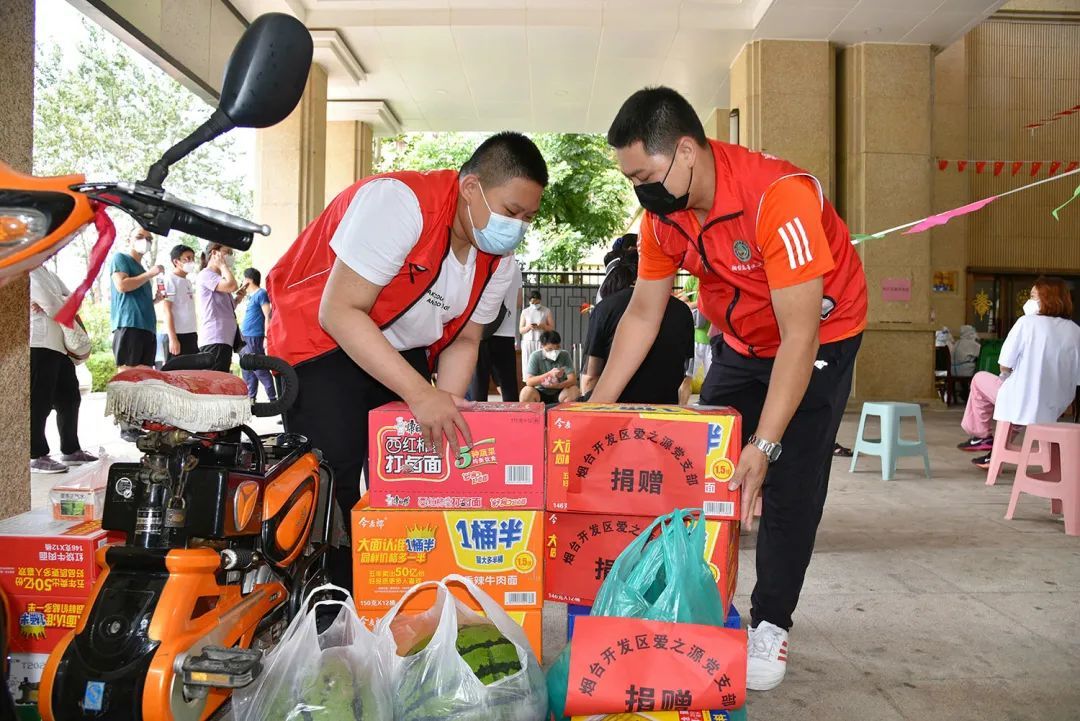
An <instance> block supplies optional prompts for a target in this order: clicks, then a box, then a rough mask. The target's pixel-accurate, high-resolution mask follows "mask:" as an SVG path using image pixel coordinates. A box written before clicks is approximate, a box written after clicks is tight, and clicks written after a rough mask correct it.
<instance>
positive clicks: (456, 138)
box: [377, 133, 634, 269]
mask: <svg viewBox="0 0 1080 721" xmlns="http://www.w3.org/2000/svg"><path fill="white" fill-rule="evenodd" d="M485 137H486V135H485V134H482V133H406V134H403V135H398V136H395V137H392V138H387V139H385V140H384V141H383V144H382V147H381V148H380V161H379V165H378V166H377V169H378V170H379V172H387V171H391V170H434V169H437V168H459V167H461V165H462V164H464V162H465V161H466V160H468V158H469V156H470V155H472V152H473V150H474V149H475V148H476V146H477V145H479V144H480V143H481V142H482V141H483V139H484V138H485ZM533 140H534V141H535V142H536V144H537V146H538V147H539V148H540V151H541V152H542V153H543V154H544V158H545V159H546V160H547V163H548V175H549V183H548V187H547V190H546V191H545V192H544V200H543V202H542V203H541V205H540V212H539V213H538V214H537V216H536V219H535V220H534V221H533V225H532V228H531V230H530V232H529V236H528V238H527V243H528V245H529V250H534V252H526V253H524V254H523V255H526V256H531V257H533V258H534V260H533V262H532V265H533V266H535V267H540V268H551V269H555V268H573V267H575V266H576V265H577V264H578V263H580V262H581V258H582V257H584V256H585V255H586V254H587V253H588V252H589V250H590V249H591V248H594V247H596V246H598V245H604V244H607V243H608V242H609V241H610V240H611V239H612V238H614V237H615V236H617V235H620V234H621V233H623V232H624V231H625V229H626V227H627V226H628V225H629V223H630V220H631V213H632V210H633V207H634V203H633V192H632V191H631V189H630V184H629V183H627V182H626V179H625V178H623V177H622V175H621V174H620V173H619V171H618V168H617V167H616V165H615V162H614V159H613V157H612V154H611V151H610V149H609V148H608V146H607V143H606V142H605V140H604V137H603V136H601V135H589V134H574V133H540V134H537V135H535V136H533Z"/></svg>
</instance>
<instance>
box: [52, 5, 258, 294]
mask: <svg viewBox="0 0 1080 721" xmlns="http://www.w3.org/2000/svg"><path fill="white" fill-rule="evenodd" d="M82 24H83V27H84V29H85V35H84V36H83V37H82V39H80V40H79V41H78V43H77V45H76V50H75V52H74V53H70V52H69V53H68V54H65V52H64V51H63V49H62V48H61V47H60V46H59V45H58V44H56V43H54V42H51V41H49V40H48V39H45V40H43V41H42V42H40V43H39V45H38V47H37V59H36V60H37V62H36V68H35V85H36V87H35V109H34V172H35V174H38V175H63V174H69V173H80V174H83V175H85V176H86V178H87V179H88V180H141V179H142V178H144V177H145V175H146V171H147V169H148V168H149V167H150V165H151V164H152V163H153V162H154V161H155V160H157V159H158V158H159V157H160V156H161V154H162V153H163V152H164V151H165V150H166V149H167V148H168V147H169V146H171V145H172V144H173V143H175V142H176V141H178V140H180V139H181V138H183V137H184V136H186V135H187V134H188V133H189V132H191V131H192V130H193V129H194V128H195V127H196V126H197V125H199V124H200V123H202V122H203V121H204V120H205V119H206V118H207V117H209V115H210V112H211V110H212V108H210V106H208V105H207V104H206V103H204V102H203V101H202V100H201V99H199V98H198V97H197V96H195V95H194V94H193V93H191V92H190V91H189V90H187V89H186V88H184V87H183V86H181V85H180V84H179V83H177V82H176V81H175V80H173V79H172V78H170V77H168V76H167V75H165V74H164V73H163V72H161V71H160V70H158V69H157V68H154V67H153V66H152V65H150V64H149V63H148V62H146V61H144V60H143V59H142V58H140V57H138V55H137V54H136V53H135V52H134V51H132V50H131V49H130V48H128V47H126V46H125V45H123V44H122V43H121V42H120V41H119V40H118V39H116V38H115V37H113V36H112V35H110V34H108V33H106V32H104V31H103V30H101V29H100V28H98V27H96V26H95V25H93V24H92V23H90V22H89V21H88V20H86V19H83V20H82ZM165 187H166V188H167V189H168V190H169V191H170V192H172V193H173V194H175V195H178V196H180V197H182V198H186V199H189V200H192V201H194V202H197V203H201V204H204V205H209V206H211V207H217V208H221V209H222V210H227V211H229V212H233V213H237V214H239V215H243V216H245V217H247V216H248V215H250V212H251V206H252V192H251V189H250V181H249V179H248V177H247V174H246V173H245V172H244V170H243V165H242V163H241V161H240V156H239V153H238V150H237V148H236V144H235V140H234V138H232V137H229V136H228V135H226V136H223V137H221V138H218V139H217V140H215V141H214V142H212V143H209V144H207V145H205V146H203V147H202V148H200V149H199V150H197V151H195V152H194V153H192V154H191V155H189V156H188V157H187V158H185V159H184V160H182V161H181V162H180V163H178V164H177V165H175V166H173V167H172V170H171V172H170V173H169V177H168V179H167V180H166V183H165ZM111 215H112V216H113V218H114V220H115V221H116V224H117V233H118V237H119V238H123V237H125V236H126V235H127V233H128V232H130V230H131V229H132V228H133V227H134V222H133V221H131V220H130V219H129V218H128V217H127V216H126V215H123V214H122V213H119V212H114V213H111ZM96 240H97V234H96V233H95V232H94V230H93V229H92V228H91V229H88V230H87V231H85V232H83V233H82V234H81V236H80V237H78V238H76V239H74V240H73V241H72V243H71V245H72V246H73V250H72V251H69V252H73V253H75V254H76V255H77V256H78V257H79V258H80V260H81V261H83V262H85V261H86V260H87V258H88V257H89V252H90V248H91V247H92V246H93V244H94V242H95V241H96ZM159 242H160V243H161V244H162V245H163V246H164V247H163V249H164V248H168V247H171V246H172V245H174V244H176V243H181V242H183V243H186V244H188V245H191V246H193V247H199V241H197V240H196V239H194V238H192V237H190V236H187V235H183V234H179V233H173V234H171V235H170V236H169V237H168V239H160V241H159ZM157 250H158V249H157V247H155V248H154V253H155V257H156V252H157ZM107 276H108V274H107V273H102V274H101V277H99V279H98V285H97V286H96V287H95V289H94V297H95V298H96V299H98V300H100V299H101V298H102V284H103V283H104V282H105V279H106V278H107Z"/></svg>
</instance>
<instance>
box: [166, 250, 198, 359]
mask: <svg viewBox="0 0 1080 721" xmlns="http://www.w3.org/2000/svg"><path fill="white" fill-rule="evenodd" d="M169 259H170V260H171V261H172V270H171V271H170V272H169V273H166V274H165V297H164V298H163V299H162V301H161V314H162V316H163V317H164V319H165V336H166V346H165V361H166V362H168V361H170V360H172V359H173V358H176V357H177V356H181V355H191V354H192V353H198V352H199V324H198V321H197V320H196V318H195V289H194V288H193V287H192V285H191V279H192V278H194V277H195V272H196V270H197V267H196V265H195V250H194V249H192V248H190V247H188V246H186V245H177V246H174V247H173V249H172V250H171V251H169Z"/></svg>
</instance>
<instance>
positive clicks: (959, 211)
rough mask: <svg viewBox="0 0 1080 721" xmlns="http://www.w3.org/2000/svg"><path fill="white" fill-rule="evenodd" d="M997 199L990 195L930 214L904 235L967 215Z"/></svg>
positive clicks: (919, 231)
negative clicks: (942, 211)
mask: <svg viewBox="0 0 1080 721" xmlns="http://www.w3.org/2000/svg"><path fill="white" fill-rule="evenodd" d="M997 199H998V196H996V195H991V196H990V197H989V198H983V199H982V200H976V201H975V202H974V203H968V204H967V205H961V206H960V207H959V208H953V209H952V210H946V211H945V212H944V213H938V214H937V215H931V216H930V217H929V218H926V219H924V220H921V221H919V222H918V223H917V224H915V225H913V226H912V227H910V228H908V229H907V230H905V231H904V235H912V234H914V233H921V232H923V231H924V230H929V229H930V228H935V227H937V226H939V225H945V224H946V223H948V222H949V221H950V220H952V219H953V218H958V217H960V216H961V215H967V214H968V213H974V212H975V211H976V210H981V209H982V208H985V207H986V206H987V205H989V204H990V203H992V202H994V201H995V200H997Z"/></svg>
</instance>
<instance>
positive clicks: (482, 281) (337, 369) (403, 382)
mask: <svg viewBox="0 0 1080 721" xmlns="http://www.w3.org/2000/svg"><path fill="white" fill-rule="evenodd" d="M547 182H548V175H547V165H546V164H545V162H544V158H543V156H542V155H541V154H540V151H539V150H538V149H537V147H536V145H534V144H533V142H532V141H531V140H529V139H528V138H526V137H525V136H524V135H521V134H519V133H511V132H504V133H499V134H497V135H494V136H492V137H491V138H488V139H487V140H486V141H484V142H483V143H482V144H481V145H480V147H478V148H477V149H476V152H474V153H473V156H472V157H471V158H470V159H469V160H468V162H466V163H465V165H464V166H462V168H461V171H460V172H459V171H456V170H439V171H432V172H425V173H419V172H408V171H406V172H396V173H386V174H382V175H375V176H372V177H369V178H364V179H363V180H360V181H359V182H357V183H355V184H354V185H352V186H350V187H349V188H346V189H345V190H344V191H342V192H341V193H340V194H339V195H338V196H337V197H336V198H335V199H334V200H333V201H331V203H330V205H329V206H328V207H327V208H326V210H324V211H323V212H322V214H321V215H319V217H318V218H316V219H315V220H314V221H312V223H311V224H310V225H309V226H308V227H307V228H305V229H304V231H303V232H302V233H301V234H300V237H299V238H297V239H296V241H295V242H294V243H293V244H292V246H291V247H290V248H289V250H288V251H287V252H286V253H285V255H284V256H283V257H282V258H281V260H279V261H278V262H277V264H276V265H275V266H274V267H273V269H272V270H271V271H270V273H269V275H268V277H267V290H268V291H269V294H270V298H271V299H272V301H273V303H274V314H273V316H272V317H271V320H270V327H269V329H268V332H267V350H268V352H269V353H270V354H271V355H275V356H278V357H280V358H283V359H285V360H287V361H288V362H289V363H291V364H292V365H293V366H295V368H296V372H297V375H298V376H299V380H300V394H299V397H298V399H297V401H296V403H295V404H294V405H293V407H292V408H291V409H290V410H289V412H288V413H287V415H286V418H285V424H286V428H287V429H288V430H289V431H290V432H294V433H300V434H302V435H304V436H307V437H308V438H309V439H310V440H311V443H312V445H313V446H314V447H315V448H318V449H320V450H321V451H322V452H323V454H324V456H325V458H326V459H327V461H328V462H329V464H330V465H331V467H332V468H333V470H334V475H335V483H336V489H335V490H336V498H337V502H338V505H339V506H340V508H341V510H342V512H344V513H345V514H346V518H347V517H348V513H349V510H350V509H351V508H352V507H353V506H354V505H355V504H356V502H357V501H358V500H359V498H360V491H359V481H360V474H361V471H363V469H364V467H365V464H366V462H367V451H368V449H367V440H368V412H369V411H371V410H372V409H373V408H377V407H379V406H381V405H384V404H385V403H388V402H390V401H393V400H399V399H400V400H404V401H406V402H407V403H408V404H409V407H410V408H411V410H412V412H413V414H414V415H415V416H416V419H417V421H418V422H419V423H420V425H421V427H422V428H423V436H424V438H425V440H426V441H427V442H428V443H438V444H439V445H440V446H441V445H442V444H443V443H444V442H445V443H449V444H451V446H452V447H455V448H456V447H458V446H459V445H466V446H468V445H471V444H472V439H471V437H470V435H469V429H468V426H467V425H466V424H465V420H464V419H463V418H462V416H461V413H460V412H459V411H458V401H459V399H461V398H462V397H463V396H464V395H465V391H466V389H467V388H468V385H469V381H470V380H471V379H472V375H473V372H474V371H475V370H476V352H477V345H478V344H479V342H480V339H481V335H482V326H483V325H484V324H486V323H490V322H491V321H492V320H494V319H495V318H496V316H497V315H498V313H499V306H500V305H501V304H502V301H503V297H504V296H505V295H506V289H507V286H508V285H509V284H510V282H511V280H512V278H513V275H514V263H515V262H516V261H515V260H514V258H513V255H512V254H513V252H514V250H515V249H516V248H517V246H518V245H519V244H520V243H521V240H522V238H523V237H524V235H525V231H526V230H527V229H528V225H529V222H530V221H531V220H532V219H533V216H535V215H536V212H537V211H538V210H539V208H540V197H541V195H542V193H543V189H544V187H545V186H546V185H547ZM435 372H437V373H438V387H434V386H432V385H431V382H430V379H431V377H432V374H433V373H435ZM459 435H460V438H461V440H460V441H459V440H458V437H459ZM331 576H332V578H333V580H334V582H335V583H338V584H339V585H342V586H345V587H346V588H349V587H351V583H350V579H351V564H350V561H349V557H348V549H347V548H346V549H340V550H336V552H335V553H334V554H333V555H332V560H331Z"/></svg>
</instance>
